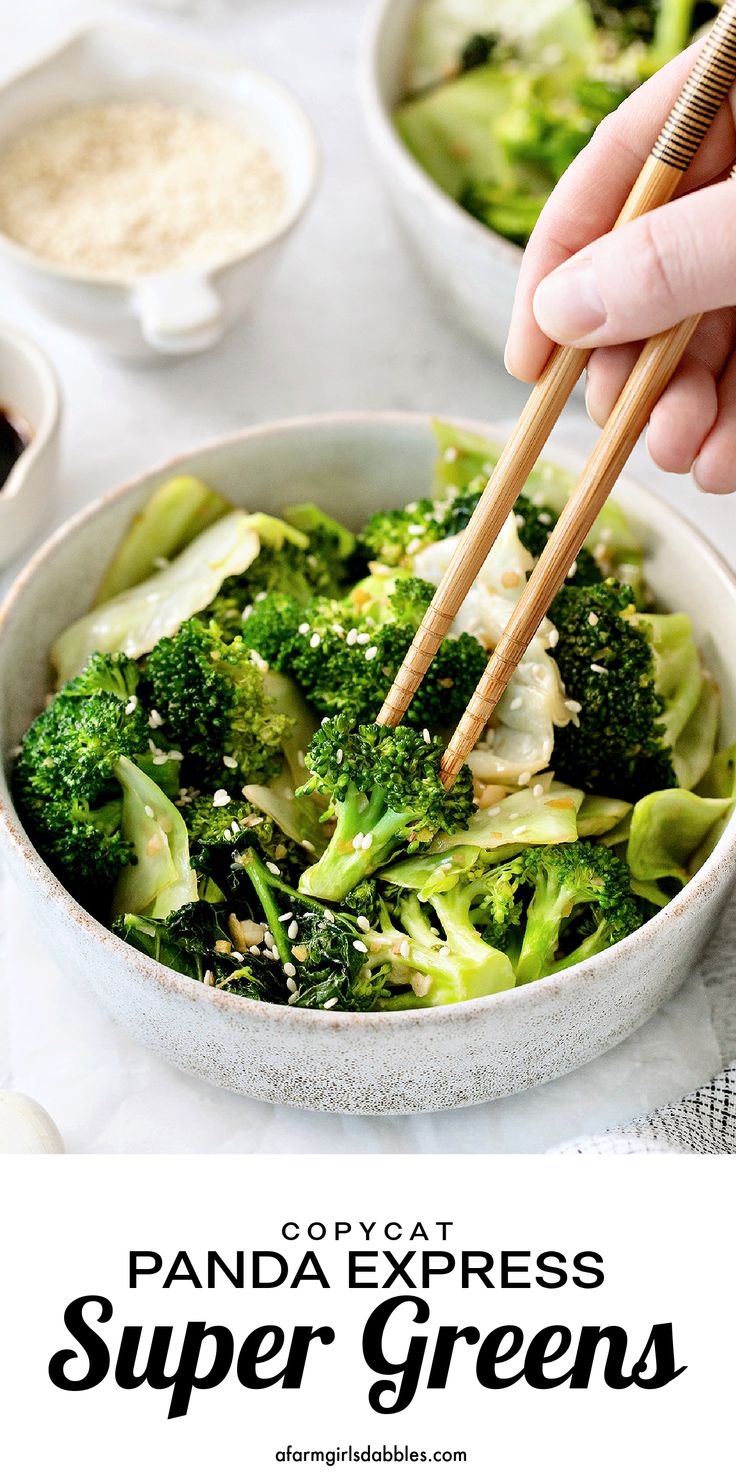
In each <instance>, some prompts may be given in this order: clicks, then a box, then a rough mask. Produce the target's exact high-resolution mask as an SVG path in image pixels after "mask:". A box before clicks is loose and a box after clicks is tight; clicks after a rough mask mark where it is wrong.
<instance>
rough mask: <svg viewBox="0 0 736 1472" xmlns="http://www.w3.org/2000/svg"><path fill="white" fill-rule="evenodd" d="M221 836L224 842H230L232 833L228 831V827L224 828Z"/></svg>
mask: <svg viewBox="0 0 736 1472" xmlns="http://www.w3.org/2000/svg"><path fill="white" fill-rule="evenodd" d="M222 836H223V838H224V840H225V842H226V843H230V842H231V840H232V836H233V835H232V833H231V832H230V829H229V828H226V829H225V832H224V833H223V835H222Z"/></svg>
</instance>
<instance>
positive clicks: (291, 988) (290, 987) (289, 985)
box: [284, 967, 297, 994]
mask: <svg viewBox="0 0 736 1472" xmlns="http://www.w3.org/2000/svg"><path fill="white" fill-rule="evenodd" d="M284 970H286V967H284ZM286 990H287V992H291V993H292V994H293V993H294V992H295V991H296V990H297V984H296V982H295V980H294V978H293V976H287V978H286Z"/></svg>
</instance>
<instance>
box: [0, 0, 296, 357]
mask: <svg viewBox="0 0 736 1472" xmlns="http://www.w3.org/2000/svg"><path fill="white" fill-rule="evenodd" d="M150 97H155V98H158V99H159V100H161V101H163V102H168V103H171V104H172V105H180V106H188V107H194V108H198V109H200V110H201V111H202V112H207V113H211V114H213V115H215V116H217V117H219V118H221V119H222V120H223V121H224V122H227V123H230V124H231V125H232V126H234V127H236V128H239V129H247V131H248V133H249V135H250V136H251V137H253V138H255V139H256V140H257V141H259V142H261V143H262V144H263V145H264V146H265V147H266V148H268V149H269V150H270V152H271V153H272V155H273V157H274V158H275V160H276V163H277V165H278V167H279V169H280V171H281V174H282V176H283V179H284V184H285V197H284V206H283V210H282V213H281V216H280V218H279V219H278V220H277V222H276V224H275V226H274V228H273V230H272V231H271V233H270V234H269V235H268V237H267V238H266V239H265V240H264V241H263V242H262V243H261V244H258V245H256V246H254V247H253V249H251V250H249V251H247V252H245V253H244V254H242V255H240V256H238V257H236V258H234V259H233V260H230V261H228V262H226V263H225V264H224V265H220V266H218V267H216V268H215V269H213V270H211V271H209V272H199V273H197V272H176V273H170V274H166V275H160V276H149V277H143V278H141V279H140V281H138V282H136V283H133V284H131V283H130V282H126V281H122V280H121V281H116V280H112V279H110V280H108V279H105V280H101V279H99V278H95V277H93V276H87V275H85V274H83V273H82V272H77V271H71V270H66V269H63V268H61V267H58V266H56V265H54V264H53V263H51V262H48V261H43V260H41V259H40V258H39V257H38V256H35V255H33V254H32V253H31V252H30V251H27V250H25V249H24V248H23V247H22V246H20V245H18V244H17V243H16V242H15V241H13V240H11V239H10V237H9V236H7V235H5V234H3V233H2V232H0V263H1V264H2V265H3V267H4V269H5V273H6V275H7V276H8V277H9V278H10V282H11V285H12V286H15V287H17V288H18V289H20V290H21V291H23V292H25V293H26V294H27V295H28V296H29V297H31V298H32V299H33V301H34V302H35V303H36V305H38V306H39V307H41V308H42V309H43V310H44V311H45V312H47V313H48V314H49V316H51V317H55V318H56V319H57V320H58V321H60V322H63V323H64V324H65V325H66V326H68V327H71V328H73V329H74V330H75V331H77V332H80V333H82V334H84V335H85V336H86V337H88V338H90V339H91V340H92V341H94V342H95V343H96V344H97V345H98V346H99V347H101V348H104V349H105V350H106V351H108V352H111V353H113V354H114V355H115V356H118V357H122V358H128V359H133V360H145V359H155V358H157V357H159V356H160V355H161V354H169V355H172V356H181V355H183V354H186V353H195V352H202V351H204V350H205V349H207V348H210V347H213V346H214V344H215V343H216V342H217V341H218V340H219V339H220V338H221V337H222V335H223V333H224V332H225V331H226V329H227V328H228V327H229V326H231V325H232V323H233V322H234V321H235V320H236V319H237V318H239V317H241V316H242V315H243V313H244V312H245V311H246V310H247V309H248V307H249V306H250V305H251V304H252V302H253V301H255V300H256V298H257V295H258V293H259V292H260V291H261V290H262V289H263V283H264V280H265V278H266V276H267V274H268V272H269V271H270V270H271V267H272V266H273V264H274V263H275V261H276V260H277V258H278V255H279V253H280V251H281V248H282V246H283V244H284V242H285V240H286V237H287V235H288V234H289V232H290V231H291V230H292V229H293V228H294V226H295V225H296V223H297V221H298V220H299V218H300V216H301V215H302V214H303V212H304V210H305V208H306V206H307V204H308V202H309V200H310V198H311V196H312V194H313V192H314V189H315V185H316V181H317V175H318V153H317V145H316V141H315V137H314V133H313V130H312V127H311V124H310V122H309V120H308V119H307V117H306V116H305V114H304V113H303V111H302V109H301V108H300V107H299V105H298V104H297V103H296V102H295V101H294V99H293V98H292V97H291V96H290V95H289V93H288V92H286V91H285V90H284V89H283V88H282V87H281V86H279V85H278V83H276V82H273V81H271V79H270V78H269V77H265V76H263V75H261V73H259V72H256V71H253V70H251V68H250V67H246V66H244V65H243V64H242V63H241V62H240V61H236V60H231V59H229V58H228V57H227V56H225V57H222V56H218V55H212V54H211V53H209V52H207V51H203V50H202V49H201V48H199V47H198V48H197V49H196V50H195V49H192V48H191V47H189V46H187V45H182V44H180V43H179V42H178V41H174V40H172V38H171V36H170V35H169V34H168V33H163V32H161V31H157V30H155V29H153V28H150V27H144V26H134V25H127V24H124V23H120V22H117V21H102V22H97V23H95V24H94V25H91V26H88V27H86V28H85V29H84V30H81V31H79V32H78V33H77V34H76V35H74V36H72V37H71V39H70V40H68V41H67V42H65V43H64V45H62V46H61V47H59V48H58V49H57V50H55V51H53V52H50V53H49V54H48V55H46V56H44V57H42V58H41V59H40V60H39V61H38V62H36V63H35V65H34V66H32V67H30V68H29V69H28V70H27V71H24V72H22V73H21V74H19V75H18V76H16V77H15V78H13V79H12V80H11V81H10V82H8V83H7V84H6V86H5V87H3V88H2V89H1V90H0V148H2V146H3V145H4V144H5V143H7V141H8V140H9V139H10V138H11V137H13V136H14V135H15V134H17V133H19V132H22V131H23V130H24V129H27V128H29V127H33V126H35V125H36V124H38V123H39V122H40V121H41V120H42V119H43V118H44V117H48V116H50V115H51V114H53V113H55V112H60V111H62V110H64V109H65V108H69V107H72V106H87V105H92V104H95V103H100V102H105V101H108V100H109V99H110V98H114V99H115V100H121V99H123V100H129V99H136V98H138V99H140V98H150Z"/></svg>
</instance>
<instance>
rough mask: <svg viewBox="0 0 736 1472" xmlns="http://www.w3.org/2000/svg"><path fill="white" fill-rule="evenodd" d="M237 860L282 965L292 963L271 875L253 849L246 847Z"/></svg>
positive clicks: (289, 945) (289, 946)
mask: <svg viewBox="0 0 736 1472" xmlns="http://www.w3.org/2000/svg"><path fill="white" fill-rule="evenodd" d="M239 862H240V864H241V865H242V867H243V868H244V869H245V872H246V874H247V875H248V878H249V879H250V882H251V884H252V885H253V888H254V890H255V892H256V894H257V895H258V898H259V900H260V902H261V908H262V910H263V913H264V915H265V917H266V921H267V923H268V928H269V930H270V932H271V935H272V936H273V939H274V944H275V946H276V950H277V951H278V953H279V960H280V961H281V963H282V965H286V964H287V963H289V962H291V963H293V956H292V954H291V944H290V942H289V937H288V936H287V934H286V928H285V926H284V923H283V921H282V920H280V919H279V906H278V904H277V903H276V897H275V895H274V879H273V878H272V877H271V874H270V873H269V871H268V869H267V868H266V866H265V864H264V863H263V862H262V861H261V859H260V858H259V857H258V854H257V853H256V851H255V849H252V848H248V849H246V850H245V851H244V853H241V855H240V859H239ZM275 877H276V876H274V878H275ZM279 888H282V886H281V885H279Z"/></svg>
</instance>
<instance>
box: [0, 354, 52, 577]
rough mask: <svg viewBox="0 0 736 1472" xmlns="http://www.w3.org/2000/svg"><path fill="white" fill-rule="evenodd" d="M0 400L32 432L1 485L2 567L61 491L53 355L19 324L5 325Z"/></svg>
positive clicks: (18, 550) (39, 521) (0, 364)
mask: <svg viewBox="0 0 736 1472" xmlns="http://www.w3.org/2000/svg"><path fill="white" fill-rule="evenodd" d="M0 404H1V405H2V406H3V407H4V408H7V409H11V410H15V412H16V413H17V414H20V415H21V417H22V418H23V419H24V420H25V422H26V424H27V425H28V427H29V429H30V431H31V438H30V440H29V443H28V445H27V447H26V449H25V450H24V451H23V454H22V455H20V456H19V458H18V460H16V462H15V465H14V466H13V469H12V470H11V472H10V475H9V476H8V478H7V480H6V481H5V484H4V485H3V486H2V487H0V567H3V566H4V565H5V564H6V563H8V562H12V560H13V558H14V557H15V556H16V554H17V553H18V552H20V550H21V548H22V547H24V546H25V545H26V542H29V541H30V539H31V537H32V536H33V533H34V532H35V531H36V529H37V527H38V526H39V525H40V523H41V519H42V518H43V517H44V516H48V513H49V509H50V506H51V502H52V498H53V496H54V492H55V483H56V464H57V459H58V451H59V390H58V388H57V385H56V377H55V375H54V371H53V369H52V367H51V364H50V363H49V361H48V358H46V357H45V356H44V354H43V353H42V352H41V349H40V348H39V347H37V346H36V344H35V343H34V342H31V340H30V338H28V337H25V336H24V334H23V333H21V332H16V331H15V328H12V327H4V326H2V325H0Z"/></svg>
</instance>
